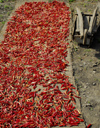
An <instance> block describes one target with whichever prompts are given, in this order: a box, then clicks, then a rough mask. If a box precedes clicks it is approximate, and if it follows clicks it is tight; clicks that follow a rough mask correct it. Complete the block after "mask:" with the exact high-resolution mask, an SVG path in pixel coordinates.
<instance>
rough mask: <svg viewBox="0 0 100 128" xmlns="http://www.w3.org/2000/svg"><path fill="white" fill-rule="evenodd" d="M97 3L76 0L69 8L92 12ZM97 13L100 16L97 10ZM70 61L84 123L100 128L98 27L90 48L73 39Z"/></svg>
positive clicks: (99, 44) (99, 49)
mask: <svg viewBox="0 0 100 128" xmlns="http://www.w3.org/2000/svg"><path fill="white" fill-rule="evenodd" d="M97 3H98V1H95V0H94V1H90V2H89V1H86V0H84V1H76V2H73V3H72V4H71V9H72V10H75V6H77V7H79V8H80V10H81V11H82V12H87V13H93V10H94V9H95V7H96V6H97ZM98 14H99V16H100V12H99V11H98ZM98 18H100V17H98ZM99 21H100V19H99ZM72 62H73V75H74V77H75V83H76V85H77V87H78V90H79V92H80V97H81V107H82V114H83V117H84V120H85V123H86V125H88V124H92V126H91V128H100V28H98V31H97V33H96V34H95V35H94V39H93V42H92V45H91V47H90V48H89V47H88V46H83V45H80V44H79V43H77V42H76V41H75V40H74V41H73V50H72Z"/></svg>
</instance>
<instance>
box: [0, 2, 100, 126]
mask: <svg viewBox="0 0 100 128" xmlns="http://www.w3.org/2000/svg"><path fill="white" fill-rule="evenodd" d="M61 1H62V0H61ZM63 1H64V2H68V0H63ZM15 2H16V0H0V30H1V29H2V27H3V25H4V23H5V21H6V20H7V18H8V16H9V15H10V13H11V11H12V10H13V8H14V6H15ZM97 3H98V0H76V1H75V2H72V3H71V4H70V6H71V10H75V6H78V7H79V8H80V9H81V10H82V11H83V12H88V13H93V10H94V9H95V7H96V5H97ZM99 13H100V12H99ZM72 43H73V49H72V64H73V75H74V77H75V82H76V85H77V87H78V90H79V93H80V97H81V107H82V115H83V118H84V120H85V123H86V125H88V124H92V127H91V128H100V28H99V29H98V31H97V33H96V34H95V36H94V40H93V44H92V46H91V47H90V48H88V47H87V46H82V45H79V44H78V43H77V42H76V41H73V42H72Z"/></svg>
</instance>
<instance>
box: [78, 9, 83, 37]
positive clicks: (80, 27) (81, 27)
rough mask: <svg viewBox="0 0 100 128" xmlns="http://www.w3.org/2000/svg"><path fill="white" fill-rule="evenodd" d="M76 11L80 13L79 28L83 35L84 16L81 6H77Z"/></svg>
mask: <svg viewBox="0 0 100 128" xmlns="http://www.w3.org/2000/svg"><path fill="white" fill-rule="evenodd" d="M76 11H77V14H78V23H79V25H78V28H79V32H80V36H81V37H82V36H83V17H82V13H81V11H80V9H79V8H77V7H76Z"/></svg>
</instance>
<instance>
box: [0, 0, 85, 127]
mask: <svg viewBox="0 0 100 128" xmlns="http://www.w3.org/2000/svg"><path fill="white" fill-rule="evenodd" d="M69 21H70V12H69V7H67V6H66V4H65V3H64V2H57V1H53V2H52V3H48V2H47V3H46V2H29V3H28V2H26V3H25V4H24V5H22V6H20V7H19V8H18V9H17V10H16V12H15V14H14V15H13V16H12V17H11V20H10V21H9V22H8V24H7V28H6V34H5V38H4V40H3V41H2V42H1V44H0V127H2V128H11V127H12V128H22V127H28V128H36V127H37V128H49V127H52V126H77V125H78V124H79V123H80V122H82V121H83V119H81V118H80V117H79V116H80V113H79V111H78V110H77V109H76V108H75V106H74V104H75V97H77V95H76V94H75V92H74V90H76V89H75V87H74V86H73V85H72V84H71V83H70V82H69V80H68V76H66V75H65V68H66V66H68V61H67V60H66V56H67V48H68V38H67V37H68V36H69Z"/></svg>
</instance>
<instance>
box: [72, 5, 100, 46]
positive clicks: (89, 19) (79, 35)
mask: <svg viewBox="0 0 100 128" xmlns="http://www.w3.org/2000/svg"><path fill="white" fill-rule="evenodd" d="M97 10H98V7H96V8H95V10H94V12H93V14H88V13H87V14H84V13H82V12H81V11H80V9H79V8H78V7H76V11H77V13H76V14H75V18H74V21H73V25H72V28H71V35H72V39H75V40H76V39H77V40H78V42H79V43H81V44H83V45H88V46H90V45H91V43H92V41H93V36H94V34H95V33H96V32H97V29H98V27H99V24H97V16H98V14H97Z"/></svg>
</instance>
